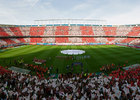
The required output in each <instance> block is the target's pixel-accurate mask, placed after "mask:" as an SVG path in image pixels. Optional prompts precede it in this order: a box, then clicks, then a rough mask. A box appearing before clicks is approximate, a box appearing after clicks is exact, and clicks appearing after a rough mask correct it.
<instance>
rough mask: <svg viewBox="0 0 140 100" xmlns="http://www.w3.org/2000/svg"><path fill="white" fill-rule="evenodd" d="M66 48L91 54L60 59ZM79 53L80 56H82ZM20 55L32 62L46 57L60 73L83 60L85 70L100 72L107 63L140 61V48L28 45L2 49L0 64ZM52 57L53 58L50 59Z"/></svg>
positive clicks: (15, 58) (77, 69) (6, 63)
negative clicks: (77, 57) (87, 56)
mask: <svg viewBox="0 0 140 100" xmlns="http://www.w3.org/2000/svg"><path fill="white" fill-rule="evenodd" d="M66 49H80V50H85V52H86V53H85V54H82V55H90V58H89V59H80V60H76V59H75V60H67V59H58V58H56V56H66V55H64V54H61V53H60V51H61V50H66ZM82 55H78V56H82ZM20 57H23V58H24V62H25V63H28V64H34V63H33V62H32V60H33V58H34V57H37V58H38V59H46V60H47V62H46V66H47V67H50V66H51V65H53V66H54V69H53V72H54V73H55V71H56V70H55V69H56V68H58V69H59V73H65V72H67V71H66V66H67V65H71V64H72V63H73V62H82V63H83V66H84V70H86V69H88V71H89V72H98V71H99V69H100V67H101V66H103V65H106V64H112V63H114V64H116V65H123V64H125V62H126V61H128V64H127V65H131V64H136V63H140V50H136V49H134V48H129V47H121V46H116V45H98V46H39V45H26V46H21V47H20V48H9V49H7V50H5V51H0V65H2V66H8V67H9V66H12V65H14V62H13V61H14V60H18V59H19V58H20ZM49 57H51V59H49ZM11 61H12V63H11V64H10V62H11ZM80 69H81V68H80V66H75V67H74V71H73V72H74V73H77V72H81V70H80Z"/></svg>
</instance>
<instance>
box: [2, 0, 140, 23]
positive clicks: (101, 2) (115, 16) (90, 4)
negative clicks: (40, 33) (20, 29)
mask: <svg viewBox="0 0 140 100" xmlns="http://www.w3.org/2000/svg"><path fill="white" fill-rule="evenodd" d="M57 18H58V19H63V18H64V19H67V18H68V19H100V20H106V24H112V25H119V24H140V0H0V24H34V20H45V19H57Z"/></svg>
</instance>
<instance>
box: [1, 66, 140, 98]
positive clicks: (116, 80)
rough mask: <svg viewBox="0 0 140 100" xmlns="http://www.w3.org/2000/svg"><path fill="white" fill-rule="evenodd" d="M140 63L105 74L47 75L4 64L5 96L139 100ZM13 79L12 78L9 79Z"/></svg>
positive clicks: (3, 90) (2, 90)
mask: <svg viewBox="0 0 140 100" xmlns="http://www.w3.org/2000/svg"><path fill="white" fill-rule="evenodd" d="M139 72H140V67H137V68H135V69H134V68H132V69H129V70H126V71H122V70H120V69H118V70H116V71H112V73H111V74H110V75H109V76H105V75H104V74H98V75H97V74H95V73H89V74H71V73H69V74H59V78H57V79H49V78H48V79H44V78H43V76H41V75H39V74H38V76H31V75H28V74H21V73H17V72H12V71H9V70H7V69H5V68H3V67H2V66H0V80H1V81H0V97H1V99H2V100H7V99H8V100H13V99H14V100H17V99H18V100H23V99H25V100H30V99H32V100H40V99H42V100H71V99H73V100H77V99H79V100H85V99H87V100H103V99H106V100H107V99H109V100H128V99H130V100H133V99H134V100H139V98H140V75H139V74H138V73H139ZM9 79H10V80H9Z"/></svg>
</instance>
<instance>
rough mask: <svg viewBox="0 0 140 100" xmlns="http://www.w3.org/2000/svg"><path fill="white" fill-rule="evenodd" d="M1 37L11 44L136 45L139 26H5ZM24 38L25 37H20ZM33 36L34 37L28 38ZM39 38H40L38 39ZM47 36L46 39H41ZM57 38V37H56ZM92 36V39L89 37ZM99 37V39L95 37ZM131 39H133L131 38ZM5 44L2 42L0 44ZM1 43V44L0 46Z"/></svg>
mask: <svg viewBox="0 0 140 100" xmlns="http://www.w3.org/2000/svg"><path fill="white" fill-rule="evenodd" d="M0 36H1V37H8V36H9V37H10V36H19V37H20V38H4V39H3V41H5V42H7V44H10V43H11V44H12V43H105V44H115V43H130V44H138V43H137V42H139V39H138V38H134V37H139V36H140V27H139V26H125V25H122V26H60V25H59V26H55V25H54V26H24V27H21V26H13V27H11V26H9V27H8V26H6V27H3V26H1V27H0ZM22 36H26V37H22ZM28 36H34V37H28ZM40 36H41V37H40ZM43 36H47V37H43ZM58 36H59V37H58ZM71 36H72V37H71ZM90 36H92V37H90ZM93 36H95V37H93ZM96 36H99V37H96ZM115 36H119V37H115ZM132 37H133V38H132ZM2 43H3V44H5V43H4V42H2ZM2 43H1V44H2Z"/></svg>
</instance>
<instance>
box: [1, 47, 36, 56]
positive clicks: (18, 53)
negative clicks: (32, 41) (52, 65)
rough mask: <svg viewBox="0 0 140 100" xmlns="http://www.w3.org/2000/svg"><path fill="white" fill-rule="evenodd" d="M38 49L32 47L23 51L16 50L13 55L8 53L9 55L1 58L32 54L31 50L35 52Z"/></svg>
mask: <svg viewBox="0 0 140 100" xmlns="http://www.w3.org/2000/svg"><path fill="white" fill-rule="evenodd" d="M36 48H38V47H37V46H33V47H30V48H25V49H22V50H18V51H17V50H16V52H14V51H13V52H12V53H10V54H9V53H7V54H5V55H2V56H0V57H11V56H12V57H13V56H19V55H22V54H23V53H25V52H26V53H27V52H28V53H29V52H30V50H34V49H36Z"/></svg>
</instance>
